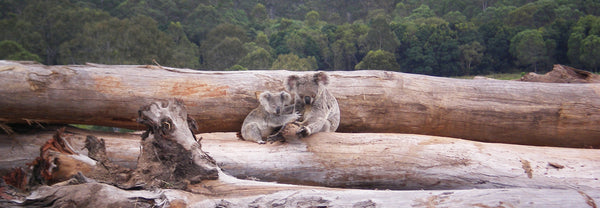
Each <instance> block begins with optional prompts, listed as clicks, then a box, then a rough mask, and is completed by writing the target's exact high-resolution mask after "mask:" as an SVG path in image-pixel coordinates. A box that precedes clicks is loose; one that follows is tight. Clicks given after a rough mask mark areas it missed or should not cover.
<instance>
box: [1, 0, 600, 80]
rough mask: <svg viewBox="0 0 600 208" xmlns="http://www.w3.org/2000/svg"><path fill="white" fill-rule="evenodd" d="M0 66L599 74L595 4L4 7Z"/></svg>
mask: <svg viewBox="0 0 600 208" xmlns="http://www.w3.org/2000/svg"><path fill="white" fill-rule="evenodd" d="M0 12H1V13H0V28H1V30H0V40H1V41H2V42H0V59H16V60H36V61H41V62H42V63H44V64H48V65H55V64H83V63H85V62H94V63H103V64H152V63H153V61H152V60H153V59H154V60H156V62H158V63H160V64H161V65H165V66H172V67H186V68H192V69H202V70H253V69H289V70H317V69H318V70H358V69H381V70H391V71H401V72H410V73H420V74H428V75H437V76H463V75H475V74H489V73H510V72H520V71H547V70H550V69H551V67H552V64H556V63H558V64H564V65H570V66H574V67H577V68H581V69H586V70H590V71H595V72H597V71H598V70H599V66H600V2H598V1H597V0H558V1H553V0H539V1H532V0H344V1H342V0H328V1H325V0H305V1H292V0H281V1H273V0H244V1H242V0H224V1H212V0H211V1H208V0H199V1H192V0H80V1H75V0H3V1H0Z"/></svg>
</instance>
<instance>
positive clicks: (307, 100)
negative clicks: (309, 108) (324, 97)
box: [304, 96, 311, 105]
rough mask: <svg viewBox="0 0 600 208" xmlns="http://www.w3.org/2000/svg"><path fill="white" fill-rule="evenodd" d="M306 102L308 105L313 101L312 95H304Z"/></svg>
mask: <svg viewBox="0 0 600 208" xmlns="http://www.w3.org/2000/svg"><path fill="white" fill-rule="evenodd" d="M304 103H305V104H307V105H310V103H311V97H310V96H304Z"/></svg>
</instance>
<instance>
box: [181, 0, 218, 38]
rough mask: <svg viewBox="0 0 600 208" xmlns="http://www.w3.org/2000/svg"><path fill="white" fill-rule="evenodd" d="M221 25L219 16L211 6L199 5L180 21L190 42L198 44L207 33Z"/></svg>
mask: <svg viewBox="0 0 600 208" xmlns="http://www.w3.org/2000/svg"><path fill="white" fill-rule="evenodd" d="M220 23H221V15H220V13H219V11H218V10H217V8H215V7H214V6H212V5H205V4H199V5H198V6H197V7H196V8H194V10H192V12H191V13H189V14H188V15H187V16H186V17H185V19H184V20H183V21H182V24H183V28H184V29H185V33H186V34H188V38H189V39H190V41H192V42H194V43H196V44H200V41H202V40H203V39H205V38H206V35H207V34H208V32H209V31H211V30H212V29H214V28H215V27H216V26H217V25H219V24H220Z"/></svg>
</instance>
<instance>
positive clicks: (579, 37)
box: [567, 15, 600, 68]
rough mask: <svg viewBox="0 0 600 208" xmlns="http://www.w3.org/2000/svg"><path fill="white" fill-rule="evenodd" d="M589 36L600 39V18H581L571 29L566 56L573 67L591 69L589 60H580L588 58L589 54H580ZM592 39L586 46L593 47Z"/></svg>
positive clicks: (590, 16)
mask: <svg viewBox="0 0 600 208" xmlns="http://www.w3.org/2000/svg"><path fill="white" fill-rule="evenodd" d="M589 36H598V37H600V17H596V16H592V15H587V16H584V17H581V18H580V19H579V20H578V21H577V23H576V24H575V26H574V27H573V32H572V33H571V35H570V36H569V40H568V47H569V49H568V52H567V56H568V57H569V60H570V61H571V63H572V64H573V65H574V66H575V67H581V68H593V67H592V66H590V65H588V64H589V60H582V57H586V58H587V57H590V55H589V54H585V55H584V54H582V53H583V51H584V50H583V48H584V47H585V46H584V40H586V39H587V38H588V37H589ZM594 39H595V38H590V39H588V40H587V43H588V46H589V44H592V45H593V42H594ZM586 51H593V49H591V48H588V49H586Z"/></svg>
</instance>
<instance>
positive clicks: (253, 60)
mask: <svg viewBox="0 0 600 208" xmlns="http://www.w3.org/2000/svg"><path fill="white" fill-rule="evenodd" d="M239 64H240V65H242V66H244V67H246V68H248V69H269V68H270V67H271V65H272V64H273V57H271V54H270V53H269V52H267V50H265V49H264V48H261V47H257V48H256V49H255V50H254V51H252V52H250V53H248V54H247V55H246V56H245V57H244V58H242V59H241V60H240V63H239Z"/></svg>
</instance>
